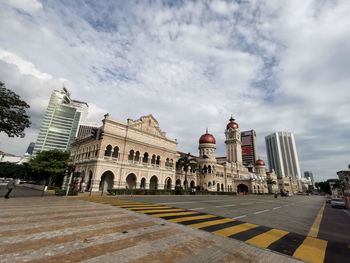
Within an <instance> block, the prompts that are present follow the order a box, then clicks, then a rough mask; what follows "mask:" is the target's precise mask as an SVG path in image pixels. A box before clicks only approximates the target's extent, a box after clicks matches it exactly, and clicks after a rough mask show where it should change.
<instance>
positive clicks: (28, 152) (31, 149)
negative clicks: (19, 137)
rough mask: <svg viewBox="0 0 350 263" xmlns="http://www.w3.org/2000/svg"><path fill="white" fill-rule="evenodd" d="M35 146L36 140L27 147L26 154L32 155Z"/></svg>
mask: <svg viewBox="0 0 350 263" xmlns="http://www.w3.org/2000/svg"><path fill="white" fill-rule="evenodd" d="M34 147H35V142H31V143H30V144H29V146H28V148H27V151H26V154H28V155H32V154H33V151H34Z"/></svg>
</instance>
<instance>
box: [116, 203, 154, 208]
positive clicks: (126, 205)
mask: <svg viewBox="0 0 350 263" xmlns="http://www.w3.org/2000/svg"><path fill="white" fill-rule="evenodd" d="M147 206H159V205H152V204H122V205H121V206H120V208H132V207H147Z"/></svg>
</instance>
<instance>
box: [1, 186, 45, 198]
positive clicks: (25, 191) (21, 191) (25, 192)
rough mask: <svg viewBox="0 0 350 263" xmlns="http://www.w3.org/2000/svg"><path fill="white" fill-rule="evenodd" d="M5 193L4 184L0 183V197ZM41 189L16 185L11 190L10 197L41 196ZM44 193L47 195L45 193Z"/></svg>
mask: <svg viewBox="0 0 350 263" xmlns="http://www.w3.org/2000/svg"><path fill="white" fill-rule="evenodd" d="M6 193H7V189H6V185H0V197H3V196H5V194H6ZM42 193H43V192H42V191H40V190H35V189H31V188H28V187H24V186H21V185H17V186H16V188H15V189H14V190H12V192H11V195H10V197H11V198H13V197H30V196H41V195H42ZM45 195H48V194H47V193H45Z"/></svg>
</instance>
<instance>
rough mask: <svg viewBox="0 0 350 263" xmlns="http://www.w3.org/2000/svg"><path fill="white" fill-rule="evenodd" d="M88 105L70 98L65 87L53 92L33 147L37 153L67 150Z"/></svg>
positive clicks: (85, 113)
mask: <svg viewBox="0 0 350 263" xmlns="http://www.w3.org/2000/svg"><path fill="white" fill-rule="evenodd" d="M88 107H89V106H88V104H87V103H86V102H81V101H77V100H72V99H71V98H70V93H69V92H68V91H67V89H66V88H65V87H63V88H62V90H61V91H57V90H54V91H53V92H52V94H51V98H50V101H49V105H48V107H47V109H46V112H45V115H44V118H43V122H42V124H41V127H40V131H39V135H38V138H37V141H36V143H35V147H34V155H35V154H36V153H37V152H38V151H44V150H52V149H60V150H68V149H69V148H70V145H71V143H72V142H73V141H74V140H75V137H76V135H77V131H78V126H79V123H80V122H81V121H84V120H85V118H86V115H87V110H88Z"/></svg>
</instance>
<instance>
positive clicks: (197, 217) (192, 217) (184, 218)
mask: <svg viewBox="0 0 350 263" xmlns="http://www.w3.org/2000/svg"><path fill="white" fill-rule="evenodd" d="M212 217H216V216H214V215H200V216H190V217H181V218H174V219H170V220H168V221H170V222H173V223H180V222H186V221H191V220H196V219H206V218H212Z"/></svg>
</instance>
